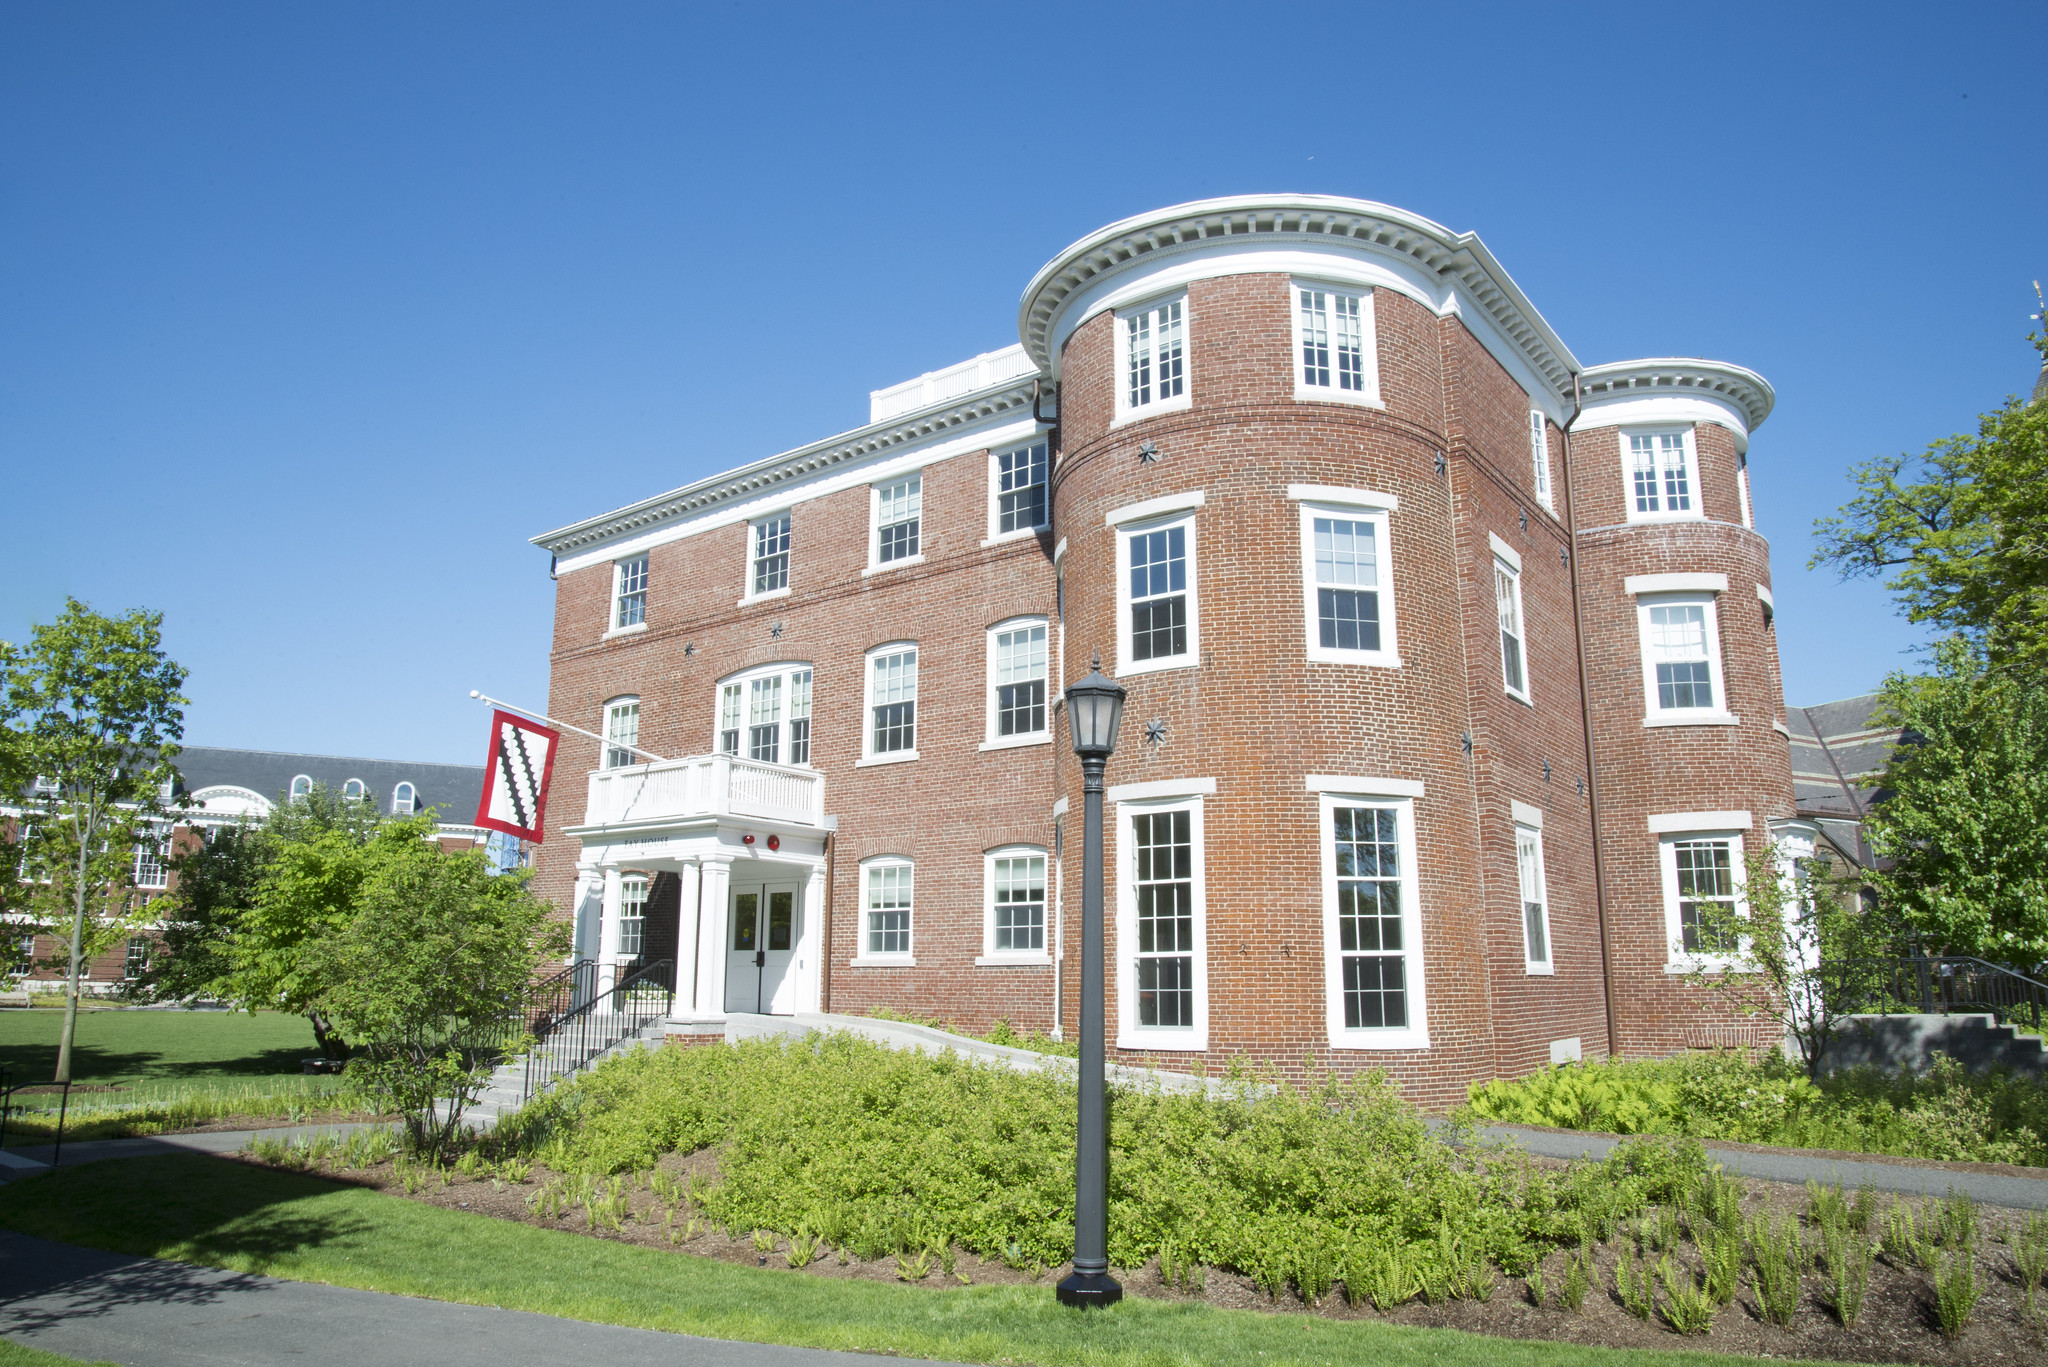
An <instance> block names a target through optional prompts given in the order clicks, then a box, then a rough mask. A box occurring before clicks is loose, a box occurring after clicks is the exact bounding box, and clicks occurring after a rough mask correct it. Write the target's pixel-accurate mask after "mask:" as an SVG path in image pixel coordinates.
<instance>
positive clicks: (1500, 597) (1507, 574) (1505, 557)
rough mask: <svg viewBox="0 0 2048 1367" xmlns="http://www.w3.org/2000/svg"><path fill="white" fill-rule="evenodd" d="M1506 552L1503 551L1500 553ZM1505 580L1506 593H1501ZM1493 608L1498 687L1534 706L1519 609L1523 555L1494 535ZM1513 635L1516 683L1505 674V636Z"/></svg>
mask: <svg viewBox="0 0 2048 1367" xmlns="http://www.w3.org/2000/svg"><path fill="white" fill-rule="evenodd" d="M1489 535H1491V533H1489ZM1503 552H1505V554H1503ZM1503 583H1505V586H1506V592H1505V593H1503V592H1502V586H1503ZM1493 607H1494V622H1495V627H1496V630H1495V633H1494V640H1495V642H1496V644H1498V645H1499V647H1500V686H1501V690H1502V691H1503V692H1505V693H1506V694H1507V695H1508V696H1509V697H1510V698H1513V699H1514V700H1515V701H1516V702H1518V703H1523V704H1526V705H1527V706H1530V707H1534V706H1535V705H1536V704H1535V702H1534V701H1533V699H1532V697H1531V694H1530V686H1529V617H1528V614H1527V613H1525V612H1524V611H1523V610H1522V557H1521V556H1519V555H1517V554H1516V553H1515V550H1514V547H1512V546H1509V545H1507V544H1506V543H1505V542H1503V541H1502V540H1501V539H1500V538H1499V537H1497V536H1496V537H1493ZM1510 611H1512V613H1513V614H1514V630H1513V631H1510V630H1508V623H1507V621H1506V618H1507V616H1508V613H1509V612H1510ZM1511 636H1512V637H1513V638H1514V642H1515V651H1516V654H1517V655H1518V656H1519V657H1520V660H1521V667H1522V681H1521V683H1520V684H1517V683H1516V682H1515V681H1514V680H1513V679H1512V678H1510V677H1509V676H1508V638H1509V637H1511Z"/></svg>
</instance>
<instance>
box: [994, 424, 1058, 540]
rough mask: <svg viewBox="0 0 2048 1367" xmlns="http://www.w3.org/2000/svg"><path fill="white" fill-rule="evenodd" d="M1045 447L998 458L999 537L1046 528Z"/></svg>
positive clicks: (1034, 445)
mask: <svg viewBox="0 0 2048 1367" xmlns="http://www.w3.org/2000/svg"><path fill="white" fill-rule="evenodd" d="M1045 472H1046V444H1045V443H1044V442H1042V441H1039V442H1033V443H1032V444H1031V445H1029V446H1020V447H1018V448H1017V449H1016V450H1014V451H1005V452H1003V453H1002V454H1000V455H998V456H997V457H996V535H997V536H1003V535H1005V534H1007V533H1009V532H1022V531H1029V530H1030V529H1031V528H1033V527H1043V526H1044V525H1045V521H1046V518H1045Z"/></svg>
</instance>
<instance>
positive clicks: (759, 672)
mask: <svg viewBox="0 0 2048 1367" xmlns="http://www.w3.org/2000/svg"><path fill="white" fill-rule="evenodd" d="M773 678H779V679H781V680H782V689H781V715H780V717H779V718H778V719H777V721H776V738H775V755H776V758H775V759H773V760H757V759H755V758H754V757H753V755H752V753H751V751H752V750H753V711H752V709H753V702H754V683H755V681H756V680H760V679H773ZM729 689H738V690H739V705H738V709H737V711H736V713H735V714H734V720H735V725H736V729H737V732H738V734H737V737H736V739H735V741H734V747H733V748H732V749H730V750H728V749H727V748H726V744H725V733H726V731H727V729H728V728H727V727H726V725H725V722H726V712H725V708H726V694H727V690H729ZM816 695H817V672H816V670H814V669H813V668H812V666H811V665H810V663H809V662H808V661H804V660H777V661H776V662H774V663H773V664H765V665H755V666H753V667H752V668H751V669H743V670H741V671H740V672H739V673H737V674H728V675H726V676H725V677H724V678H723V679H720V680H719V681H718V682H717V683H716V684H715V685H713V686H712V689H711V752H712V753H713V754H718V755H731V756H732V757H733V758H735V759H743V760H746V761H747V762H748V763H749V764H771V763H772V764H779V765H782V766H783V767H785V768H797V769H815V768H816V767H817V761H816V758H815V756H816V755H817V753H818V752H817V739H818V732H817V715H818V709H817V696H816ZM800 705H801V706H802V707H803V710H804V715H803V716H801V717H799V716H797V715H795V714H796V711H797V709H798V707H799V706H800ZM800 721H802V722H809V723H810V725H809V726H808V727H806V728H805V736H804V742H803V744H804V751H805V757H804V758H803V759H801V760H796V759H791V758H790V756H791V755H792V754H794V753H795V744H796V742H795V740H794V739H793V733H794V730H795V726H796V723H797V722H800Z"/></svg>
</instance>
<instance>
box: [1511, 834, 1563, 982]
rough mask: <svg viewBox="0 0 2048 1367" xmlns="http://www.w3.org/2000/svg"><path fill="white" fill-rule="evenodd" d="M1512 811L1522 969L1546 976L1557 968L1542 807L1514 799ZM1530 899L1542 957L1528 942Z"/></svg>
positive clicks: (1516, 905) (1517, 918)
mask: <svg viewBox="0 0 2048 1367" xmlns="http://www.w3.org/2000/svg"><path fill="white" fill-rule="evenodd" d="M1513 814H1514V819H1515V828H1514V829H1515V893H1516V897H1515V919H1516V920H1518V921H1520V922H1521V925H1522V970H1523V972H1525V973H1529V974H1532V975H1536V976H1546V975H1550V974H1554V973H1556V972H1557V936H1555V935H1554V934H1552V933H1551V928H1550V870H1549V869H1548V868H1546V867H1545V864H1544V858H1543V809H1542V808H1541V807H1532V806H1530V805H1528V804H1527V803H1523V802H1516V803H1514V804H1513ZM1525 848H1527V849H1531V850H1533V852H1534V865H1533V867H1534V870H1535V876H1536V886H1535V888H1534V889H1533V891H1534V892H1535V894H1536V895H1535V897H1534V898H1533V899H1532V898H1531V897H1530V895H1529V894H1530V892H1531V891H1532V889H1531V888H1530V887H1529V884H1528V877H1527V875H1528V874H1529V872H1530V866H1529V865H1526V864H1524V863H1523V860H1522V854H1523V851H1524V849H1525ZM1531 900H1533V901H1534V902H1535V903H1536V908H1537V910H1536V916H1537V919H1538V920H1539V921H1540V922H1541V924H1542V930H1543V957H1542V958H1540V959H1539V958H1537V957H1536V955H1535V952H1534V946H1532V945H1531V944H1530V942H1529V903H1530V901H1531Z"/></svg>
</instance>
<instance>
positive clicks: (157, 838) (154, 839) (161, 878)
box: [135, 827, 171, 891]
mask: <svg viewBox="0 0 2048 1367" xmlns="http://www.w3.org/2000/svg"><path fill="white" fill-rule="evenodd" d="M170 838H171V833H170V829H169V828H168V827H164V828H154V827H153V828H151V829H150V830H148V831H147V832H141V833H138V838H137V840H136V842H135V886H136V887H138V888H147V889H149V890H151V891H157V890H161V889H163V888H168V887H169V886H170V885H171V861H170V850H169V849H168V848H167V847H168V846H169V844H170ZM146 872H154V874H155V877H154V878H152V879H148V880H145V879H144V877H143V875H144V874H145V873H146Z"/></svg>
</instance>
